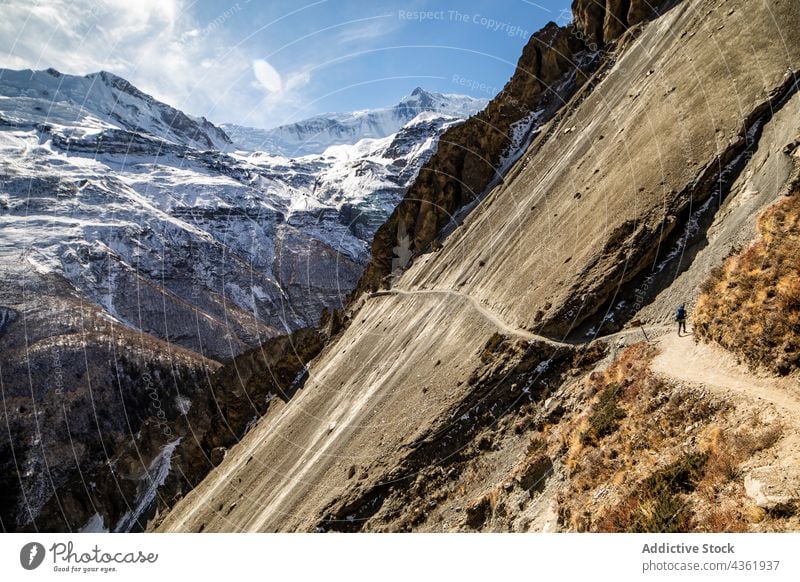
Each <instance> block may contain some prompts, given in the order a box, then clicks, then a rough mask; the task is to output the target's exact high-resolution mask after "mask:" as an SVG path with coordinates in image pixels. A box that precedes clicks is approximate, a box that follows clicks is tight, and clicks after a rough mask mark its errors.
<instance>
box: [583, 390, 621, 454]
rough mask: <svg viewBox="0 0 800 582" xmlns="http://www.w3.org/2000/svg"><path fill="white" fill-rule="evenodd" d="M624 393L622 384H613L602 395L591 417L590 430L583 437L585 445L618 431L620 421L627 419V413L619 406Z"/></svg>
mask: <svg viewBox="0 0 800 582" xmlns="http://www.w3.org/2000/svg"><path fill="white" fill-rule="evenodd" d="M623 391H624V387H623V386H622V385H621V384H612V385H611V386H609V387H608V388H606V389H605V390H603V392H602V393H601V394H600V398H599V399H598V401H597V404H596V405H595V407H594V410H593V411H592V414H591V416H590V417H589V428H588V430H587V431H586V432H585V433H584V434H583V437H582V440H583V443H584V444H590V443H597V442H598V441H599V440H600V439H602V438H603V437H605V436H608V435H610V434H611V433H613V432H614V431H615V430H617V427H619V423H620V421H621V420H622V419H623V418H625V411H624V410H623V409H622V408H620V406H619V404H618V402H619V401H620V398H621V397H622V393H623Z"/></svg>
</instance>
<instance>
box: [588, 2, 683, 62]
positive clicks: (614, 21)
mask: <svg viewBox="0 0 800 582" xmlns="http://www.w3.org/2000/svg"><path fill="white" fill-rule="evenodd" d="M676 3H677V2H676V0H650V1H648V0H573V2H572V14H573V17H574V23H575V26H576V28H577V29H578V30H579V31H580V32H581V33H582V34H583V37H584V40H585V41H586V43H587V44H589V45H594V47H593V48H594V50H597V49H598V48H600V47H602V46H603V45H605V44H608V43H610V42H614V41H615V40H617V39H618V38H619V37H620V36H622V33H624V32H625V31H626V30H628V28H629V27H631V26H634V25H636V24H639V23H640V22H646V21H648V20H653V19H654V18H656V17H658V15H659V14H661V13H663V11H664V10H666V9H667V8H669V7H670V6H672V5H674V4H676Z"/></svg>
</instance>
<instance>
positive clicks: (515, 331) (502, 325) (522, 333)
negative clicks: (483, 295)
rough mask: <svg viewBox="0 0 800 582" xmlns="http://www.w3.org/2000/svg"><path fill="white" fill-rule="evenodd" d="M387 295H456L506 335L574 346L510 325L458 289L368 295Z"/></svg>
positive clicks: (399, 291)
mask: <svg viewBox="0 0 800 582" xmlns="http://www.w3.org/2000/svg"><path fill="white" fill-rule="evenodd" d="M387 295H403V296H414V295H445V296H449V297H456V298H457V299H459V300H461V301H465V302H467V303H469V304H470V305H471V306H472V308H473V309H475V310H476V311H478V312H479V313H480V314H481V315H482V316H483V317H484V318H485V319H486V320H487V321H490V322H491V323H492V324H493V325H494V326H495V327H496V328H497V329H499V330H501V331H503V332H505V333H506V334H508V335H512V336H516V337H519V338H522V339H526V340H529V341H539V342H542V343H545V344H548V345H551V346H554V347H560V348H571V347H574V344H572V343H568V342H560V341H558V340H554V339H551V338H549V337H545V336H542V335H536V334H535V333H531V332H529V331H528V330H526V329H522V328H519V327H515V326H513V325H510V324H509V323H507V322H505V321H503V320H502V319H500V317H499V316H498V315H497V314H496V313H494V312H493V311H491V310H490V309H488V308H487V307H486V306H484V305H482V304H481V303H480V301H478V300H477V299H476V298H475V297H473V296H472V295H467V294H466V293H461V292H459V291H453V290H452V289H414V290H406V289H398V288H397V287H395V288H394V289H391V290H388V291H377V292H375V293H372V295H370V297H381V296H387Z"/></svg>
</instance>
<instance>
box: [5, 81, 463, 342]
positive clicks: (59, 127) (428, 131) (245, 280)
mask: <svg viewBox="0 0 800 582" xmlns="http://www.w3.org/2000/svg"><path fill="white" fill-rule="evenodd" d="M477 106H478V102H477V101H476V100H473V99H470V98H468V97H456V96H436V95H432V94H428V93H425V92H423V91H421V90H417V91H415V92H414V94H413V95H412V96H411V97H409V98H407V99H404V100H403V101H402V102H401V104H399V105H398V106H396V107H394V108H392V109H389V110H383V111H382V112H371V113H366V114H364V113H358V114H350V115H346V114H343V115H340V116H339V120H338V121H337V123H339V124H340V125H341V126H342V127H349V128H350V130H352V131H351V133H350V134H349V135H351V136H352V138H353V139H352V141H349V142H342V140H343V139H344V137H343V136H344V134H342V135H339V140H338V141H339V142H341V143H335V144H334V145H329V146H327V147H326V148H325V149H324V151H321V152H320V153H318V154H310V155H306V156H301V157H287V156H285V155H280V154H279V152H265V151H255V152H248V151H234V152H230V151H228V152H226V151H224V150H230V149H231V148H230V147H229V146H230V143H229V141H228V138H227V136H226V135H225V133H224V132H222V131H221V130H218V129H217V128H216V127H214V126H213V125H211V124H210V123H208V122H206V121H205V120H200V121H195V120H194V119H192V118H191V117H189V116H188V115H185V114H184V113H182V112H180V111H178V110H176V109H174V108H172V107H170V106H168V105H165V104H164V103H160V102H158V101H156V100H154V99H152V98H151V97H148V96H147V95H145V94H144V93H142V92H141V91H139V90H138V89H136V88H135V87H133V86H132V85H131V84H130V83H128V82H127V81H125V80H124V79H120V78H119V77H115V76H113V75H109V74H108V73H98V74H93V75H87V76H85V77H75V76H69V75H61V74H59V73H57V72H55V71H52V70H48V71H36V72H32V71H7V70H4V71H1V72H0V265H2V266H3V267H4V268H5V269H6V274H5V275H0V277H2V279H0V284H3V285H8V286H9V288H11V286H13V285H15V284H16V283H15V281H17V280H18V279H19V274H20V273H21V272H24V273H25V276H26V277H34V278H36V277H40V276H41V277H48V276H51V275H53V274H55V275H57V276H62V277H64V278H65V279H66V280H67V281H69V283H70V284H71V285H72V286H73V288H74V289H75V290H76V291H78V292H80V294H81V295H82V296H83V297H84V298H85V299H87V300H89V301H90V302H92V303H94V304H95V305H97V306H100V307H101V308H102V310H103V312H104V313H105V314H106V315H107V317H108V318H110V319H113V320H114V321H116V322H119V323H121V324H124V325H126V326H128V327H131V328H134V329H136V330H140V331H144V332H146V333H149V334H152V335H154V336H155V337H158V338H159V339H166V340H168V341H171V342H174V343H177V344H179V345H180V346H182V347H185V348H188V349H190V350H193V351H196V352H200V353H203V354H204V355H208V356H211V357H213V358H225V357H231V356H233V355H235V354H237V353H240V352H241V351H243V350H245V349H247V348H248V347H252V346H255V345H258V344H259V343H261V342H262V341H263V339H264V337H267V336H271V335H275V334H278V333H283V332H285V331H287V330H293V329H297V328H300V327H306V326H310V325H314V324H316V322H317V320H318V318H319V316H320V313H321V312H322V309H323V308H334V307H340V306H341V305H342V301H343V299H344V297H345V295H346V294H347V293H349V292H350V291H351V290H352V289H353V287H354V286H355V284H356V282H357V280H358V278H359V276H360V274H361V272H362V270H363V267H364V265H365V264H366V263H367V261H368V260H369V249H370V244H371V241H372V237H373V235H374V233H375V231H376V230H377V229H378V228H379V227H380V225H381V224H382V223H383V222H384V221H385V220H386V218H387V217H388V216H389V215H390V214H391V212H392V211H393V210H394V207H395V206H396V205H397V203H398V202H399V200H400V199H401V198H402V197H403V195H404V194H405V191H406V189H407V188H408V187H409V185H410V184H411V183H412V182H413V180H414V179H415V178H416V176H417V174H418V172H419V170H420V168H421V167H422V165H423V164H424V163H425V162H426V161H427V160H428V159H429V158H430V157H431V156H432V155H433V153H434V151H435V149H436V145H437V142H438V139H439V136H440V135H441V134H442V133H443V132H444V131H445V130H446V129H447V128H448V127H451V126H452V125H454V124H457V123H459V122H460V121H461V119H462V117H459V116H458V114H462V113H463V114H467V112H469V111H472V108H473V107H477ZM417 109H423V111H421V112H418V111H417ZM443 112H444V113H443ZM359 120H360V121H359ZM318 121H319V119H317V120H316V121H314V120H312V121H309V122H305V123H299V124H296V127H297V128H300V127H301V126H303V125H306V126H308V127H313V126H314V125H315V123H317V122H318ZM359 124H361V125H359ZM370 127H371V128H372V129H369V128H370ZM350 130H348V131H350ZM390 130H392V131H390ZM298 131H299V129H298ZM386 132H390V133H388V134H387V133H386ZM362 134H368V137H364V136H363V135H362ZM384 134H385V135H384ZM297 135H298V136H299V133H298V134H297ZM327 139H328V141H336V140H335V139H333V137H331V135H329V136H328V138H327ZM131 289H135V290H136V293H135V294H132V293H131Z"/></svg>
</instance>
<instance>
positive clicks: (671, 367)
mask: <svg viewBox="0 0 800 582" xmlns="http://www.w3.org/2000/svg"><path fill="white" fill-rule="evenodd" d="M658 345H659V347H660V350H659V354H658V355H657V356H656V357H655V358H654V359H653V364H652V370H653V371H654V372H656V373H657V374H660V375H663V376H666V377H669V378H673V379H677V380H680V381H683V382H687V383H690V384H702V385H703V386H705V387H706V388H708V389H709V390H712V391H714V392H717V393H719V394H722V395H725V396H730V395H731V394H733V395H736V396H738V397H740V398H743V399H745V400H749V401H754V402H759V401H761V402H768V403H770V404H773V405H775V406H776V407H777V408H778V410H779V411H780V412H781V414H782V416H787V417H790V418H791V419H792V423H793V424H795V425H797V426H800V385H799V383H798V381H797V380H796V379H792V378H770V377H760V376H758V375H756V374H753V373H752V372H750V371H749V370H748V369H747V368H745V367H744V366H742V365H739V364H737V363H736V362H735V360H734V358H733V357H732V356H731V354H729V353H728V352H726V351H724V350H723V349H721V348H719V347H717V346H713V345H708V344H704V343H695V341H694V339H693V338H692V337H690V336H683V337H678V336H677V334H667V335H665V336H662V337H661V338H659V340H658Z"/></svg>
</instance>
